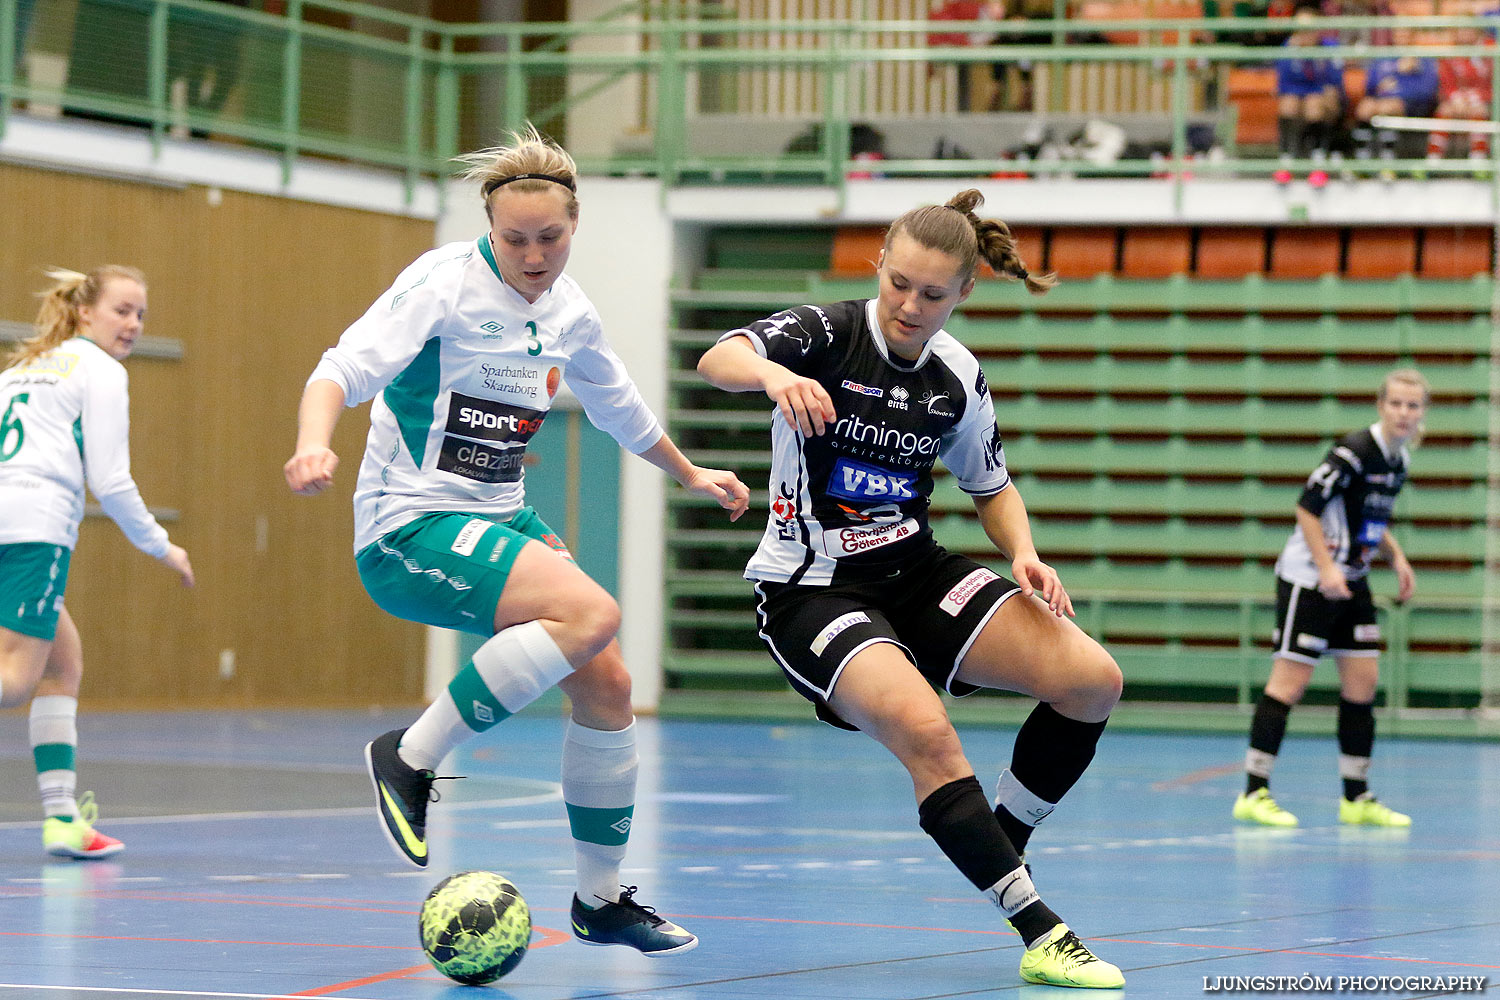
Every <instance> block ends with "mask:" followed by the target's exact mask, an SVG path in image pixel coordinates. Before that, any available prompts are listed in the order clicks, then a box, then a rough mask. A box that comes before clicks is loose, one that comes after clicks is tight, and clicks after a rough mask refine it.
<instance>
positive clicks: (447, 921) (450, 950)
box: [419, 872, 531, 986]
mask: <svg viewBox="0 0 1500 1000" xmlns="http://www.w3.org/2000/svg"><path fill="white" fill-rule="evenodd" d="M419 928H420V931H421V936H422V950H423V951H425V952H427V958H428V959H429V960H430V961H431V962H432V964H433V965H434V966H435V967H436V968H437V970H438V971H439V972H441V973H442V974H443V975H445V976H447V977H448V978H449V979H451V980H453V981H454V982H456V983H463V984H464V985H465V986H483V985H484V984H485V983H493V982H494V981H495V980H497V979H499V978H500V977H501V976H503V975H505V974H506V973H507V972H509V971H510V970H512V969H514V968H515V967H516V966H517V965H519V964H520V963H521V959H522V958H524V957H526V949H527V947H528V946H529V945H530V944H531V911H530V909H528V908H527V906H526V900H525V899H523V898H522V897H521V890H519V889H517V888H516V887H515V885H514V884H512V883H511V881H510V879H508V878H506V877H505V876H504V875H497V874H496V873H494V872H460V873H459V874H457V875H450V876H448V877H447V878H445V879H443V880H442V881H441V882H439V883H438V884H437V885H436V886H435V887H434V888H433V890H432V891H431V892H429V893H428V894H427V900H426V901H425V902H424V903H423V904H422V915H421V917H420V920H419Z"/></svg>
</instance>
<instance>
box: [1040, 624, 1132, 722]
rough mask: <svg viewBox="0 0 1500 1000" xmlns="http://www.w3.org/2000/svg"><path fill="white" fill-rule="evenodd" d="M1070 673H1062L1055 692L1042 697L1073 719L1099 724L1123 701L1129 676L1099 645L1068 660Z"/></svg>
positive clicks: (1086, 649) (1088, 647) (1060, 672)
mask: <svg viewBox="0 0 1500 1000" xmlns="http://www.w3.org/2000/svg"><path fill="white" fill-rule="evenodd" d="M1068 667H1069V669H1068V670H1067V671H1058V672H1057V674H1056V675H1054V678H1053V680H1052V685H1051V690H1050V691H1049V692H1048V693H1047V694H1046V695H1045V696H1044V697H1043V698H1042V700H1043V701H1047V702H1050V703H1051V704H1052V705H1053V707H1055V708H1057V709H1058V711H1060V712H1062V713H1063V714H1064V715H1067V716H1069V717H1071V718H1081V719H1087V720H1088V721H1093V722H1097V721H1099V720H1100V719H1103V718H1104V717H1105V716H1107V715H1108V714H1109V713H1110V712H1111V711H1112V710H1113V709H1114V707H1115V705H1116V704H1117V703H1118V702H1119V700H1120V693H1121V692H1122V691H1123V690H1124V688H1125V676H1124V674H1123V673H1121V671H1120V666H1119V664H1117V663H1115V659H1114V657H1112V656H1110V655H1109V653H1108V652H1107V651H1105V649H1104V647H1103V646H1100V645H1099V644H1098V643H1095V642H1090V643H1089V644H1088V645H1087V646H1086V647H1085V648H1083V649H1081V650H1079V651H1078V652H1077V653H1076V654H1075V655H1074V656H1073V657H1071V658H1070V659H1069V661H1068Z"/></svg>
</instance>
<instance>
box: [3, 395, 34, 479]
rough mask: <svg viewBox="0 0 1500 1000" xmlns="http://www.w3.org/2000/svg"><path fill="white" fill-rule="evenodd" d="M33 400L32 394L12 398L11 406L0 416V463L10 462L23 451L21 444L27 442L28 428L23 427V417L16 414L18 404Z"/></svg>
mask: <svg viewBox="0 0 1500 1000" xmlns="http://www.w3.org/2000/svg"><path fill="white" fill-rule="evenodd" d="M30 399H31V394H30V393H27V392H19V393H16V395H14V396H12V397H11V400H10V405H9V406H7V407H6V408H5V413H4V414H0V462H8V461H10V460H11V459H12V458H15V457H16V452H18V451H20V450H21V444H22V442H24V441H25V440H26V428H25V427H23V426H22V425H21V415H20V414H19V413H17V412H16V404H18V403H25V402H28V401H29V400H30Z"/></svg>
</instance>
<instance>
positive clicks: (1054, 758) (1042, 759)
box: [995, 702, 1108, 853]
mask: <svg viewBox="0 0 1500 1000" xmlns="http://www.w3.org/2000/svg"><path fill="white" fill-rule="evenodd" d="M1107 721H1108V720H1106V722H1107ZM1104 726H1105V722H1079V721H1078V720H1076V719H1070V718H1068V717H1067V716H1065V715H1062V714H1061V713H1059V712H1058V711H1057V709H1055V708H1053V707H1052V706H1051V705H1049V704H1047V703H1046V702H1042V703H1041V704H1039V705H1037V706H1036V708H1034V709H1032V710H1031V714H1030V715H1029V716H1027V718H1026V721H1025V722H1024V723H1023V724H1022V725H1021V731H1020V732H1019V733H1017V734H1016V745H1015V749H1014V750H1013V751H1012V752H1011V759H1010V773H1011V774H1012V775H1013V776H1014V777H1015V779H1016V780H1017V781H1019V782H1020V783H1021V785H1022V787H1024V788H1025V789H1026V790H1027V791H1028V792H1030V793H1031V794H1032V795H1035V796H1036V797H1037V798H1039V799H1042V800H1043V801H1045V802H1050V803H1052V804H1054V805H1056V804H1057V803H1058V802H1061V801H1062V797H1063V796H1064V795H1066V794H1068V790H1069V789H1071V788H1072V787H1073V786H1074V785H1075V784H1077V783H1078V779H1079V778H1081V777H1083V772H1084V771H1086V770H1088V766H1089V763H1090V762H1091V761H1092V760H1093V759H1094V751H1095V750H1096V749H1097V748H1098V746H1099V737H1100V736H1102V735H1103V734H1104ZM1046 815H1047V814H1046V813H1043V814H1042V815H1041V816H1040V817H1037V818H1036V819H1035V821H1034V822H1033V823H1026V822H1023V821H1022V820H1020V819H1017V818H1016V816H1015V815H1013V814H1012V813H1011V811H1010V810H1009V809H1007V808H1006V807H1005V806H1003V805H997V806H995V818H996V819H997V820H999V821H1000V828H1001V829H1002V830H1004V831H1005V835H1006V836H1007V837H1009V838H1010V842H1011V843H1012V844H1014V845H1015V848H1016V852H1017V853H1024V852H1025V850H1026V845H1027V843H1029V842H1030V840H1031V833H1032V831H1033V830H1035V829H1036V825H1035V824H1036V823H1040V822H1041V821H1042V819H1045V818H1046Z"/></svg>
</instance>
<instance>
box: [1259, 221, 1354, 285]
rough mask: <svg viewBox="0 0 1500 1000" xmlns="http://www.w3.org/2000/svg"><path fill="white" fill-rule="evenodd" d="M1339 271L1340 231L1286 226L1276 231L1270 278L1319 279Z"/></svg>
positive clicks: (1272, 243)
mask: <svg viewBox="0 0 1500 1000" xmlns="http://www.w3.org/2000/svg"><path fill="white" fill-rule="evenodd" d="M1338 272H1339V231H1338V230H1337V229H1321V228H1307V229H1302V228H1293V227H1290V226H1286V227H1282V228H1280V229H1277V230H1276V233H1275V235H1274V236H1273V237H1272V241H1271V271H1270V275H1271V277H1273V278H1317V277H1320V276H1322V275H1325V274H1338Z"/></svg>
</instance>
